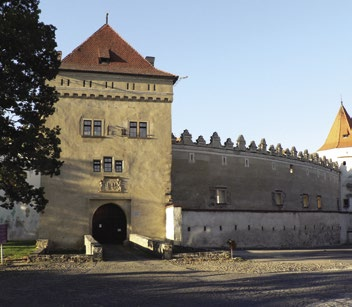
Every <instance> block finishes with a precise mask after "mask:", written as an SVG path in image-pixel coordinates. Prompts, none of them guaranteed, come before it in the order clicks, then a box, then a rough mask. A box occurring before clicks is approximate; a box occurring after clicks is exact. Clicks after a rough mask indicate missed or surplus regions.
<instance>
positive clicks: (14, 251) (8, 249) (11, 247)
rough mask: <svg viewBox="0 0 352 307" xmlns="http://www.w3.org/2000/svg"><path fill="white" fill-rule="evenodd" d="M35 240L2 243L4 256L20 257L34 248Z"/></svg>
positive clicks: (9, 257) (10, 257) (8, 257)
mask: <svg viewBox="0 0 352 307" xmlns="http://www.w3.org/2000/svg"><path fill="white" fill-rule="evenodd" d="M35 243H36V242H35V241H9V242H7V243H4V244H3V245H2V250H3V254H4V258H7V259H10V260H14V259H22V258H23V257H25V256H28V255H29V254H30V253H31V252H32V251H34V250H35Z"/></svg>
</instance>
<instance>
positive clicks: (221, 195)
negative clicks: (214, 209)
mask: <svg viewBox="0 0 352 307" xmlns="http://www.w3.org/2000/svg"><path fill="white" fill-rule="evenodd" d="M226 192H227V191H226V188H223V189H216V203H217V204H226Z"/></svg>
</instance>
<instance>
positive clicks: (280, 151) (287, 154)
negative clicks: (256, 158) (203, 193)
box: [172, 129, 339, 170]
mask: <svg viewBox="0 0 352 307" xmlns="http://www.w3.org/2000/svg"><path fill="white" fill-rule="evenodd" d="M172 143H173V144H174V145H177V144H179V145H190V146H195V147H197V146H199V147H205V148H209V149H213V148H217V149H223V150H224V151H228V150H233V151H242V152H250V153H256V154H264V155H270V156H277V157H283V158H287V159H295V160H300V161H302V162H309V163H314V164H316V165H321V166H323V167H326V168H329V169H334V170H339V166H338V163H336V162H333V161H332V160H331V159H327V158H326V157H325V156H323V157H320V156H319V155H318V153H309V152H308V150H307V149H305V150H304V151H303V152H302V151H299V152H298V151H297V149H296V147H295V146H293V147H291V149H289V148H286V149H284V148H283V147H282V146H281V144H280V143H279V144H277V145H276V146H274V145H269V146H268V145H267V143H266V141H265V139H264V138H263V139H261V141H260V143H259V144H258V145H256V143H255V141H251V142H250V143H249V145H248V146H247V145H246V140H245V138H244V137H243V135H240V136H239V137H238V138H237V140H236V144H235V143H234V142H233V141H232V140H231V138H228V139H227V140H226V142H225V143H224V144H221V139H220V137H219V135H218V134H217V132H214V133H213V134H212V136H211V137H210V142H209V143H206V141H205V139H204V137H203V136H201V135H200V136H199V137H198V138H197V140H196V141H195V142H193V140H192V134H190V133H189V131H188V130H187V129H186V130H184V131H183V133H182V134H181V136H180V137H179V138H176V137H175V136H174V135H173V136H172Z"/></svg>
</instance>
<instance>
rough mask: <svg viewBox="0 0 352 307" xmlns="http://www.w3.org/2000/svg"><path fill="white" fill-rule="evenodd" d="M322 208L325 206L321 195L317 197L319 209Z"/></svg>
mask: <svg viewBox="0 0 352 307" xmlns="http://www.w3.org/2000/svg"><path fill="white" fill-rule="evenodd" d="M322 207H323V205H322V200H321V195H317V208H318V209H321V208H322Z"/></svg>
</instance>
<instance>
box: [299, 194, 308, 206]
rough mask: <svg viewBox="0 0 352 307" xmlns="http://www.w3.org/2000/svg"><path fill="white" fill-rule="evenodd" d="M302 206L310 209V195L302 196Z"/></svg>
mask: <svg viewBox="0 0 352 307" xmlns="http://www.w3.org/2000/svg"><path fill="white" fill-rule="evenodd" d="M301 197H302V205H303V208H308V207H309V195H308V194H302V195H301Z"/></svg>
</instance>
